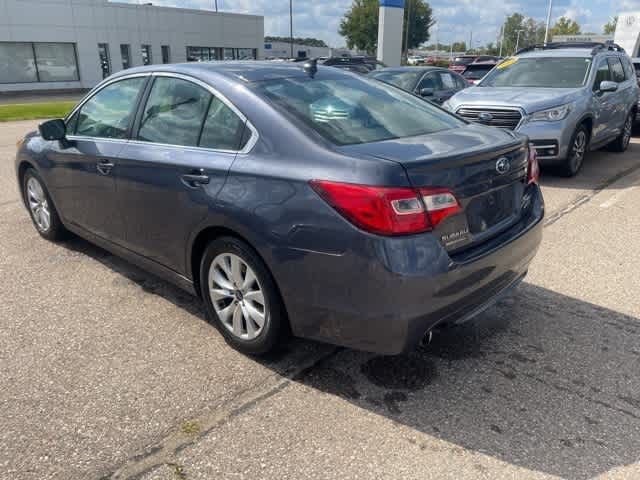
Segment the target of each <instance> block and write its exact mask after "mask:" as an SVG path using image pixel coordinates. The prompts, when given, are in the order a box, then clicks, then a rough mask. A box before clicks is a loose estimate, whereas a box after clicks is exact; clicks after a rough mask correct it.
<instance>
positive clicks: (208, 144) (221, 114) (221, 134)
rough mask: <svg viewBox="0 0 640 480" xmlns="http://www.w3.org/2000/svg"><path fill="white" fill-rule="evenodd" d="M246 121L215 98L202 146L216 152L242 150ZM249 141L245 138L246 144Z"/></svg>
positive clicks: (209, 113) (205, 127) (212, 101)
mask: <svg viewBox="0 0 640 480" xmlns="http://www.w3.org/2000/svg"><path fill="white" fill-rule="evenodd" d="M244 123H245V122H244V121H243V120H242V119H241V118H240V117H239V116H238V115H236V113H235V112H234V111H233V110H232V109H231V108H229V107H228V106H227V105H226V104H225V103H224V102H223V101H221V100H220V99H218V98H216V97H213V99H212V100H211V105H210V106H209V112H208V113H207V118H206V120H205V122H204V127H203V129H202V137H201V139H200V146H201V147H205V148H214V149H216V150H232V151H236V150H241V149H242V147H243V146H244V145H243V135H242V133H243V131H244V128H245V126H244ZM246 141H247V139H246V138H245V140H244V143H246Z"/></svg>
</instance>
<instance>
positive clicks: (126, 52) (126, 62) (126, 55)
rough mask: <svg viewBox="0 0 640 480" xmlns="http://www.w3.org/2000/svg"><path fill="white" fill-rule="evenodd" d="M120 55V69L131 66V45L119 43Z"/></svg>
mask: <svg viewBox="0 0 640 480" xmlns="http://www.w3.org/2000/svg"><path fill="white" fill-rule="evenodd" d="M120 56H121V57H122V69H123V70H126V69H127V68H130V67H131V46H130V45H127V44H124V43H123V44H122V45H120Z"/></svg>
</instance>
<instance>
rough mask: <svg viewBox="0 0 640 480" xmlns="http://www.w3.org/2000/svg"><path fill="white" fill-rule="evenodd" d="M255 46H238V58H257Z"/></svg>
mask: <svg viewBox="0 0 640 480" xmlns="http://www.w3.org/2000/svg"><path fill="white" fill-rule="evenodd" d="M256 56H257V55H256V49H255V48H238V49H236V58H237V59H238V60H255V59H256Z"/></svg>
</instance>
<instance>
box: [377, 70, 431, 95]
mask: <svg viewBox="0 0 640 480" xmlns="http://www.w3.org/2000/svg"><path fill="white" fill-rule="evenodd" d="M371 76H372V77H373V78H375V79H376V80H380V81H382V82H387V83H390V84H392V85H395V86H396V87H400V88H402V89H404V90H413V89H414V88H415V86H416V83H418V80H419V79H420V77H421V76H422V72H421V71H415V72H411V71H403V72H393V71H383V72H375V73H373V74H372V75H371Z"/></svg>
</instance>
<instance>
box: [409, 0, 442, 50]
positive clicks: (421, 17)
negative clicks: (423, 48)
mask: <svg viewBox="0 0 640 480" xmlns="http://www.w3.org/2000/svg"><path fill="white" fill-rule="evenodd" d="M408 15H410V19H409V21H407V16H408ZM435 23H436V22H435V20H433V11H432V10H431V6H429V4H428V3H427V2H425V1H424V0H407V1H406V2H405V6H404V29H403V32H402V39H403V41H402V46H403V51H404V50H408V49H409V48H416V47H419V46H420V45H422V44H423V43H424V42H426V41H427V40H429V37H430V34H429V29H430V28H431V27H433V25H435ZM407 25H410V26H411V28H409V46H408V47H407V44H406V42H405V41H404V39H405V38H406V36H407V35H406V34H407Z"/></svg>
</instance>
